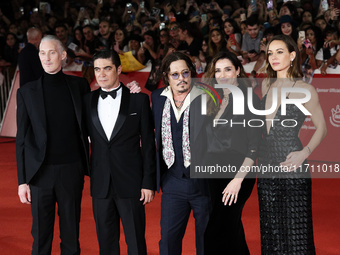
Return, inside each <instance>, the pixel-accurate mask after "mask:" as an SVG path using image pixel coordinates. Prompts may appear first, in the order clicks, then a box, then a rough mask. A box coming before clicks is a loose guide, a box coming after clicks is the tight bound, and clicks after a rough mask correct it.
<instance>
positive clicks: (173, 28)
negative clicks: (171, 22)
mask: <svg viewBox="0 0 340 255" xmlns="http://www.w3.org/2000/svg"><path fill="white" fill-rule="evenodd" d="M177 29H178V27H176V26H175V27H172V28H170V30H177Z"/></svg>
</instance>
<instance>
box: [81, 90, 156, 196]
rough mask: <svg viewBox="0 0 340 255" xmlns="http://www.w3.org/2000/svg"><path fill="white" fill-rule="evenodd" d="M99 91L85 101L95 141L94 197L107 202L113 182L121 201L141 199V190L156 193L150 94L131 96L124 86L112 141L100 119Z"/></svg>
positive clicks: (92, 151)
mask: <svg viewBox="0 0 340 255" xmlns="http://www.w3.org/2000/svg"><path fill="white" fill-rule="evenodd" d="M99 90H100V89H98V90H96V91H93V92H92V93H91V94H88V95H86V96H85V98H84V101H85V103H84V106H85V113H86V119H87V121H86V122H87V128H88V134H89V136H90V140H91V171H90V177H91V195H92V196H93V197H95V198H105V197H106V195H107V194H108V191H109V185H110V179H112V181H113V185H114V189H115V191H116V192H117V194H118V196H119V197H121V198H131V197H140V195H141V189H142V188H144V189H150V190H155V188H156V178H155V174H156V163H155V136H154V127H153V123H152V115H151V110H150V101H149V97H148V96H147V95H146V94H143V93H139V94H130V91H129V90H128V89H127V88H126V87H125V86H124V85H123V86H122V98H121V104H120V110H119V114H118V118H117V121H116V124H115V126H114V129H113V131H112V135H111V138H110V140H108V139H107V136H106V134H105V132H104V129H103V127H102V125H101V123H100V120H99V117H98V109H97V108H98V98H99Z"/></svg>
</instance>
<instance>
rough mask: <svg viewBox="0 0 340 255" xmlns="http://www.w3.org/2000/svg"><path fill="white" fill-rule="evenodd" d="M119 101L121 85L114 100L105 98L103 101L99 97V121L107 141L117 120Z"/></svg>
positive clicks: (109, 97)
mask: <svg viewBox="0 0 340 255" xmlns="http://www.w3.org/2000/svg"><path fill="white" fill-rule="evenodd" d="M114 89H116V88H114ZM114 89H112V90H114ZM110 91H111V90H110ZM121 99H122V88H121V85H120V88H119V89H118V90H117V96H116V98H115V99H113V98H112V97H111V96H107V97H106V98H105V99H103V98H102V97H101V96H99V99H98V117H99V121H100V123H101V125H102V127H103V129H104V131H105V134H106V137H107V140H109V141H110V138H111V134H112V131H113V128H114V126H115V124H116V121H117V118H118V113H119V109H120V102H121Z"/></svg>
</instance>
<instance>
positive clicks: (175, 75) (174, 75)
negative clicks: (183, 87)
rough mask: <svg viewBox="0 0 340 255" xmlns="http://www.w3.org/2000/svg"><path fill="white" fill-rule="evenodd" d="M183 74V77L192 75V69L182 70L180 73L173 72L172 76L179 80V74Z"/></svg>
mask: <svg viewBox="0 0 340 255" xmlns="http://www.w3.org/2000/svg"><path fill="white" fill-rule="evenodd" d="M181 74H182V77H183V78H188V77H189V75H190V71H189V70H185V71H182V72H180V73H177V72H176V73H171V74H170V75H171V78H172V79H174V80H178V79H179V76H180V75H181Z"/></svg>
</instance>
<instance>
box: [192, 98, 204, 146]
mask: <svg viewBox="0 0 340 255" xmlns="http://www.w3.org/2000/svg"><path fill="white" fill-rule="evenodd" d="M200 98H201V97H197V98H196V99H195V100H194V101H193V102H191V105H190V132H192V133H191V134H190V137H192V138H193V139H194V141H195V140H196V138H197V136H198V135H199V133H200V131H201V129H202V126H203V124H204V123H205V118H206V116H205V115H202V114H201V100H200Z"/></svg>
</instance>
